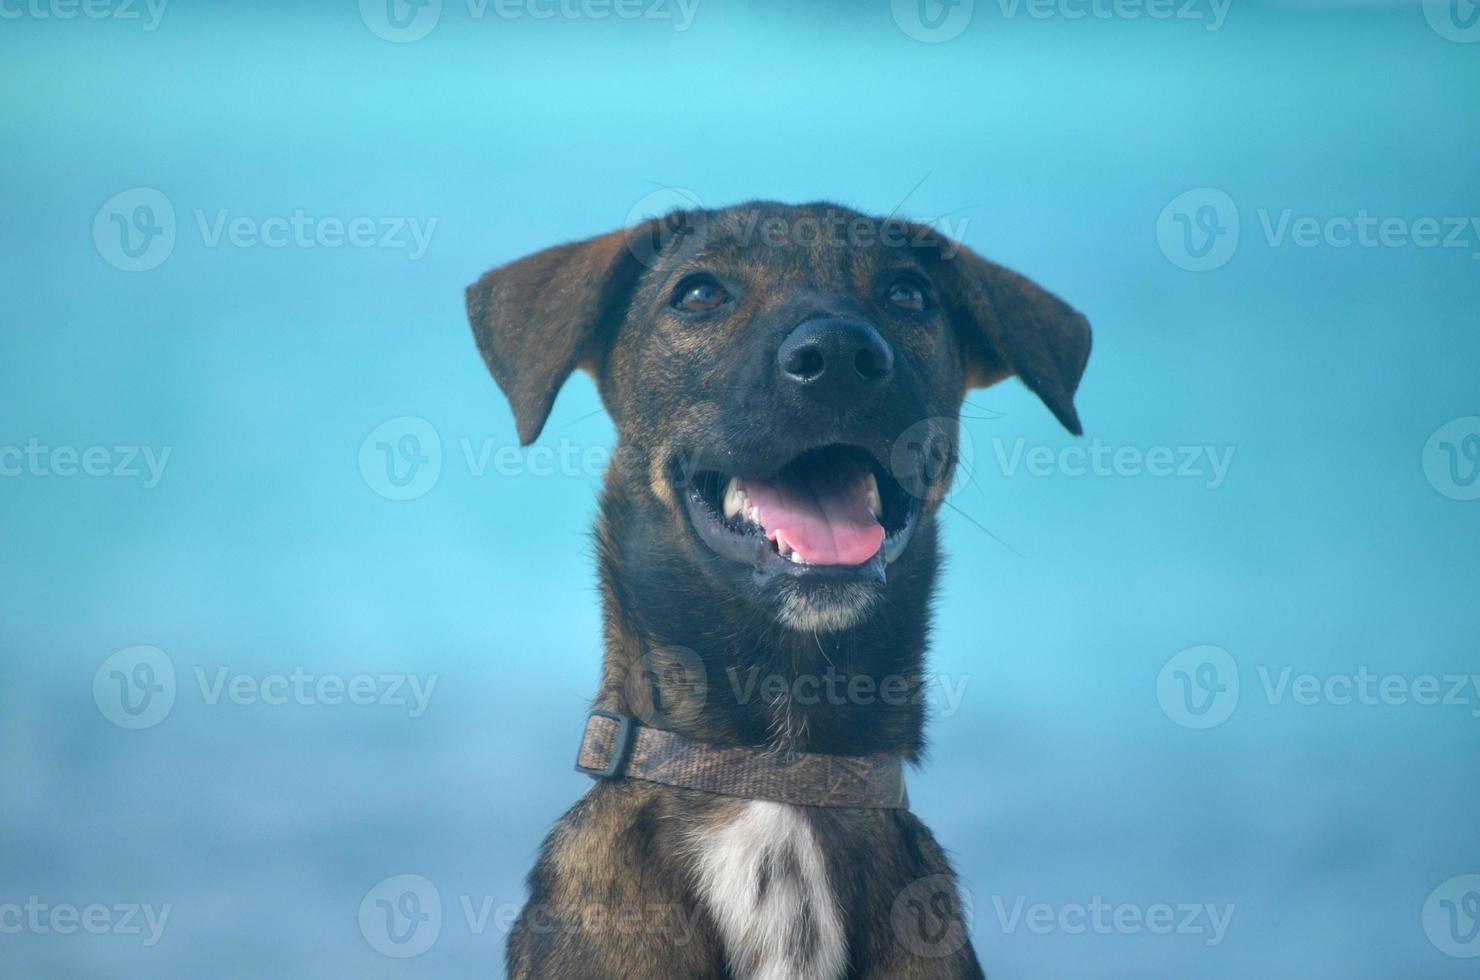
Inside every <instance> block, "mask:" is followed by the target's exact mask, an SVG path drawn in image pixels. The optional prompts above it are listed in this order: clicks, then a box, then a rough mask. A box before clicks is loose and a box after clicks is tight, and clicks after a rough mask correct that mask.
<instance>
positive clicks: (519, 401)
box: [468, 203, 1090, 980]
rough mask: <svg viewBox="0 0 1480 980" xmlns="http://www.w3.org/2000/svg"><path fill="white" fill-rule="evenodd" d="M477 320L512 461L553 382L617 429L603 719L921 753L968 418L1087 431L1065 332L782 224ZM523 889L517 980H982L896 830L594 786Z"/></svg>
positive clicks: (1018, 302) (650, 236)
mask: <svg viewBox="0 0 1480 980" xmlns="http://www.w3.org/2000/svg"><path fill="white" fill-rule="evenodd" d="M468 313H469V317H470V319H471V321H472V325H473V330H474V333H475V335H476V338H477V342H478V347H479V350H480V351H481V352H482V354H483V357H484V359H485V361H486V362H487V364H488V367H489V368H490V369H491V370H492V372H493V376H494V378H495V379H496V380H497V382H498V384H499V386H500V387H501V388H502V389H503V391H504V393H505V394H506V395H507V396H508V399H509V401H510V403H511V405H512V407H513V411H514V416H515V419H516V422H517V425H518V430H519V436H520V438H521V440H522V441H523V442H524V443H526V444H528V443H529V442H530V441H532V440H533V439H535V438H536V437H537V436H538V435H539V433H540V430H541V428H542V427H543V426H544V423H545V420H546V417H547V416H548V414H549V412H550V408H551V406H552V404H553V402H554V400H555V396H556V393H557V391H558V390H559V388H560V387H561V385H562V383H563V382H564V381H565V379H566V378H567V377H568V376H569V375H570V373H571V372H572V371H573V370H574V369H576V368H581V369H584V370H586V371H588V372H590V373H591V374H592V375H593V376H594V377H595V379H596V381H597V384H598V386H599V389H600V392H601V397H602V400H603V402H604V404H605V406H606V408H607V411H608V412H609V413H610V415H611V417H612V418H613V420H614V421H615V424H616V429H617V432H618V443H619V444H618V450H617V454H616V456H615V458H614V462H613V464H612V466H611V467H610V468H609V470H608V472H607V476H606V481H605V490H604V492H603V495H602V501H601V517H600V522H599V524H598V527H597V534H596V537H597V542H598V551H599V562H600V576H601V589H602V596H603V603H604V616H605V648H606V649H605V659H604V662H603V667H602V673H601V684H600V689H599V691H598V692H597V695H596V698H595V707H596V708H600V709H605V710H608V711H612V712H617V713H621V714H624V715H631V716H635V717H637V718H639V719H641V720H642V722H643V723H644V724H647V725H651V726H654V727H659V728H665V729H669V730H672V731H677V732H682V733H684V734H686V735H688V736H692V737H693V738H695V739H699V740H702V741H704V742H707V743H715V744H719V745H743V746H756V747H764V748H766V749H769V750H772V751H774V752H775V753H777V754H778V755H780V756H785V755H787V754H788V753H798V752H802V753H827V754H834V755H849V756H859V755H871V754H884V755H896V756H899V757H902V758H904V759H906V760H908V761H911V762H913V761H915V760H916V759H917V758H918V756H919V754H920V752H921V749H922V744H923V735H922V722H923V707H922V705H921V700H922V699H921V698H920V696H919V694H920V691H921V687H922V683H923V681H922V671H923V657H924V650H925V644H926V635H927V631H928V620H929V612H930V609H929V607H930V602H931V593H932V589H933V586H934V582H935V577H936V569H937V566H938V563H939V550H938V544H937V527H938V523H937V519H936V518H937V511H938V510H939V507H940V502H941V497H942V489H943V488H944V487H945V486H947V485H948V484H949V482H950V480H951V478H952V475H953V472H954V466H955V452H956V447H957V439H958V432H957V428H958V423H957V419H958V416H959V410H960V407H961V404H962V400H963V398H964V396H965V394H966V392H967V391H968V390H969V389H971V388H975V387H981V386H985V385H990V384H994V383H996V382H997V381H1000V380H1002V379H1004V378H1006V377H1008V376H1010V375H1013V374H1016V375H1017V376H1018V377H1019V378H1020V379H1021V380H1022V381H1023V382H1024V383H1025V384H1026V385H1027V387H1028V388H1029V389H1031V390H1032V391H1033V392H1034V393H1036V394H1037V395H1038V397H1039V398H1040V399H1041V400H1042V401H1043V402H1044V404H1046V405H1047V407H1048V408H1049V410H1050V411H1052V412H1053V414H1054V415H1055V416H1056V417H1057V418H1058V419H1059V421H1060V422H1061V423H1062V424H1063V425H1064V426H1065V427H1066V428H1068V429H1069V430H1070V431H1071V432H1073V433H1075V434H1076V435H1077V434H1079V432H1080V424H1079V419H1078V416H1077V414H1076V412H1075V408H1074V403H1073V396H1074V392H1075V390H1076V388H1077V387H1078V384H1079V379H1080V376H1081V375H1082V374H1083V372H1084V367H1085V362H1086V361H1087V359H1088V357H1089V350H1090V331H1089V326H1088V323H1087V322H1086V320H1085V318H1084V317H1083V316H1081V315H1080V314H1078V313H1076V312H1075V311H1074V310H1073V309H1071V308H1070V307H1069V306H1068V305H1066V304H1065V303H1063V302H1062V301H1061V300H1059V299H1058V298H1056V297H1054V296H1053V295H1051V294H1049V293H1048V292H1046V291H1045V290H1043V289H1042V288H1040V287H1039V286H1037V285H1035V284H1034V283H1032V282H1030V281H1029V280H1027V279H1025V278H1023V277H1022V276H1020V275H1017V274H1016V273H1013V272H1010V271H1008V270H1007V269H1004V268H1002V267H1001V266H998V265H995V264H993V263H991V262H988V261H986V260H985V259H982V258H980V257H978V256H977V255H975V254H973V253H972V252H971V251H970V250H968V249H966V248H965V247H963V246H961V245H959V244H957V243H955V242H953V241H950V240H949V239H946V238H945V237H943V236H941V235H938V234H937V233H936V232H934V231H933V230H932V229H930V228H927V227H923V226H920V225H916V224H912V223H908V222H904V221H900V220H897V219H892V218H890V219H873V218H866V217H864V216H862V215H859V214H856V213H855V212H852V211H849V210H847V209H844V208H841V207H838V206H836V205H829V204H812V205H807V206H787V205H782V204H774V203H753V204H747V205H741V206H738V207H734V208H729V209H725V210H719V211H694V212H688V213H676V214H672V215H669V216H667V217H666V218H663V219H657V220H653V221H649V222H647V223H645V224H643V225H640V226H638V227H636V228H632V229H628V230H625V231H619V232H614V233H611V234H607V235H602V236H600V237H597V238H593V239H590V240H587V241H583V242H577V243H574V244H568V245H561V246H559V247H556V248H551V249H548V250H546V251H543V252H540V253H538V254H535V255H532V256H529V257H527V258H524V259H521V260H519V261H516V262H513V263H510V264H508V265H505V266H502V267H500V268H498V269H495V270H493V271H492V272H489V273H488V274H486V275H485V276H483V277H482V278H481V279H480V280H479V281H478V282H477V283H476V284H474V285H473V286H472V287H471V288H470V289H469V290H468ZM891 692H892V694H893V696H890V694H891ZM574 735H575V733H574V732H573V733H572V738H573V744H572V748H574ZM530 890H531V895H530V899H529V902H528V904H527V905H526V907H525V909H524V910H523V912H522V913H521V915H520V918H519V920H518V921H517V923H516V925H515V927H514V929H513V932H512V934H511V936H510V939H509V948H508V971H509V975H510V977H513V978H527V977H541V978H543V977H557V978H584V977H592V978H595V977H602V978H608V977H621V978H639V980H659V978H661V980H680V978H689V977H695V978H699V977H704V978H711V977H713V978H721V977H723V978H735V980H742V978H781V977H798V978H807V980H829V978H839V977H851V978H890V980H909V978H919V980H925V978H937V977H941V978H944V977H953V978H959V977H979V976H981V975H982V973H981V968H980V967H979V966H978V965H977V961H976V956H975V954H974V952H973V951H972V948H971V945H970V942H969V940H968V938H967V935H966V931H965V927H964V924H963V922H962V911H961V906H960V902H959V898H958V896H957V889H956V886H955V880H954V877H953V876H952V872H951V870H950V868H949V866H948V864H947V862H946V858H945V856H944V854H943V853H942V851H941V849H940V847H939V846H938V845H937V844H936V842H935V840H934V839H933V838H932V836H931V835H930V832H929V831H928V830H927V829H926V828H925V827H924V826H923V825H922V824H921V823H920V821H919V820H917V819H916V818H915V817H914V816H913V815H912V814H911V813H910V812H909V810H908V809H907V808H900V809H862V808H859V809H854V808H848V807H821V806H791V805H787V804H782V803H774V802H766V801H756V800H746V799H737V798H732V797H725V796H717V795H712V794H708V793H704V792H700V791H697V790H690V789H678V788H674V787H671V786H667V785H660V784H658V783H653V782H644V781H641V780H636V779H615V780H606V781H598V782H597V783H596V784H595V785H593V786H592V788H591V790H590V792H588V793H587V794H586V796H585V797H584V798H583V799H582V800H581V801H580V802H578V803H577V804H576V805H575V806H574V807H573V808H572V809H571V810H570V811H569V812H568V813H567V814H566V815H565V816H564V817H563V818H562V819H561V820H560V821H559V823H558V824H557V825H556V826H555V828H554V830H553V831H552V833H551V834H550V836H549V838H548V839H547V841H546V842H545V845H544V848H543V851H542V854H541V856H540V859H539V862H538V865H537V866H536V867H535V869H534V871H533V872H532V874H531V875H530Z"/></svg>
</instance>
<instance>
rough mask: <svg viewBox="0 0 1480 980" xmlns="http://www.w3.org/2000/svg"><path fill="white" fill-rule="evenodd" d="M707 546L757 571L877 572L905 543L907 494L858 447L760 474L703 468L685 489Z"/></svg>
mask: <svg viewBox="0 0 1480 980" xmlns="http://www.w3.org/2000/svg"><path fill="white" fill-rule="evenodd" d="M684 499H685V503H686V505H687V507H688V512H689V519H690V521H691V522H692V523H693V525H694V530H695V531H696V532H697V533H698V535H699V537H700V538H701V539H702V540H703V541H704V543H705V544H707V545H708V546H709V547H710V548H711V549H712V550H713V551H714V552H715V553H717V554H719V555H720V556H721V557H723V558H728V559H731V560H732V561H737V562H742V563H746V564H751V565H753V567H754V569H755V573H756V577H757V579H758V580H764V579H768V578H770V577H773V576H774V575H777V574H787V575H792V576H796V577H808V576H813V575H817V576H822V577H831V578H839V577H841V578H877V579H878V580H879V581H883V580H884V578H885V569H886V568H887V567H888V565H889V564H890V563H891V562H893V561H894V560H895V559H896V558H898V557H899V555H900V554H902V553H903V552H904V549H905V546H906V545H907V544H908V543H909V538H910V534H911V533H912V532H913V530H914V517H915V506H914V500H913V498H912V497H910V495H909V494H908V493H907V492H906V491H905V489H904V488H903V487H902V486H900V484H899V483H898V481H896V480H895V479H894V478H893V477H892V476H890V475H889V473H888V472H887V471H886V470H885V469H884V468H883V467H882V466H880V465H879V464H878V462H877V461H876V460H875V459H874V458H873V457H872V456H871V455H870V454H869V453H868V452H866V451H865V450H863V449H859V448H857V447H853V446H827V447H824V448H821V449H814V450H811V451H809V452H806V453H803V454H802V455H801V456H798V457H797V458H796V459H793V460H792V461H791V462H790V463H788V464H786V466H784V467H782V469H781V470H780V472H778V473H776V474H775V475H773V476H770V477H766V478H759V477H748V476H744V475H741V474H737V473H723V472H720V471H717V470H705V471H700V472H698V473H696V474H694V477H693V479H692V480H691V481H690V482H689V484H688V488H687V492H686V493H685V494H684Z"/></svg>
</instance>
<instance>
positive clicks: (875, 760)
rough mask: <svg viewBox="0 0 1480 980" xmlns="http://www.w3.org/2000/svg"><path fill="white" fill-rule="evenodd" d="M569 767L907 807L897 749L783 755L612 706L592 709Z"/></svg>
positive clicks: (821, 802)
mask: <svg viewBox="0 0 1480 980" xmlns="http://www.w3.org/2000/svg"><path fill="white" fill-rule="evenodd" d="M576 769H577V770H578V771H579V772H583V773H585V774H586V775H588V776H591V777H593V778H595V779H600V780H618V779H641V780H645V781H647V782H650V783H662V784H663V785H665V786H678V787H682V788H684V789H696V790H701V791H703V792H705V793H716V794H719V795H721V796H735V797H740V798H742V799H750V800H774V801H775V802H778V803H790V804H793V805H796V806H828V807H861V808H868V809H883V810H897V809H908V807H909V799H908V797H907V795H906V793H905V786H904V762H903V760H902V759H901V758H900V757H899V756H894V755H822V754H819V753H813V752H798V753H792V754H790V755H782V754H780V753H777V752H775V751H773V750H770V749H763V748H757V747H754V746H747V745H711V744H710V743H708V742H701V741H699V740H697V739H694V738H690V737H689V736H687V735H681V734H679V733H678V732H669V731H664V730H662V729H659V728H648V727H645V726H643V725H639V724H638V723H637V721H636V720H635V719H633V718H631V717H629V716H627V715H619V714H616V713H615V712H611V711H593V712H591V714H590V715H589V716H588V717H587V718H586V731H585V733H584V735H583V736H582V738H581V751H580V754H579V755H578V756H577V757H576Z"/></svg>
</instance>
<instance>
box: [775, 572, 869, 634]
mask: <svg viewBox="0 0 1480 980" xmlns="http://www.w3.org/2000/svg"><path fill="white" fill-rule="evenodd" d="M777 588H778V590H779V591H778V593H777V605H776V619H777V621H778V622H779V623H781V625H782V626H785V627H786V628H787V629H789V630H793V631H795V632H798V633H839V632H842V631H843V630H848V629H852V628H853V627H855V626H857V625H858V624H859V623H862V622H863V621H864V620H866V619H868V617H869V616H870V615H872V614H873V612H874V609H875V607H876V606H877V605H878V603H879V589H878V587H877V586H875V585H864V584H860V583H847V584H837V585H817V586H811V587H808V586H804V585H801V584H799V583H795V582H786V581H783V582H780V583H778V585H777Z"/></svg>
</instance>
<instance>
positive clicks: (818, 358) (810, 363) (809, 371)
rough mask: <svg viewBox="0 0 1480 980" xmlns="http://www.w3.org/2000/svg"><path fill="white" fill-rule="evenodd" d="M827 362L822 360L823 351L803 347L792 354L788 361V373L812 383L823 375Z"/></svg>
mask: <svg viewBox="0 0 1480 980" xmlns="http://www.w3.org/2000/svg"><path fill="white" fill-rule="evenodd" d="M825 366H826V362H825V361H824V360H823V358H822V351H820V350H818V349H817V348H816V347H803V348H802V349H800V350H794V351H792V352H791V356H790V357H789V358H787V360H786V373H787V374H789V375H791V376H792V377H795V378H801V379H802V380H803V381H811V380H812V379H813V378H815V377H817V376H818V375H820V374H822V369H823V368H824V367H825Z"/></svg>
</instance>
